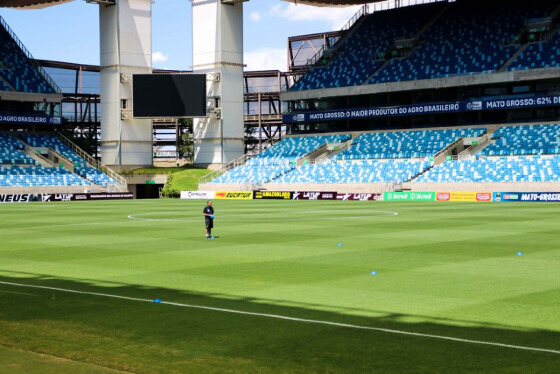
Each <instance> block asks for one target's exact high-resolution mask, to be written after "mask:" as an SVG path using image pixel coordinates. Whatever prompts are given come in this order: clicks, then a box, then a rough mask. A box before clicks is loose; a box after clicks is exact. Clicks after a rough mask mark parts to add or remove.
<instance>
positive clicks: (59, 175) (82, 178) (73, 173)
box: [0, 132, 126, 191]
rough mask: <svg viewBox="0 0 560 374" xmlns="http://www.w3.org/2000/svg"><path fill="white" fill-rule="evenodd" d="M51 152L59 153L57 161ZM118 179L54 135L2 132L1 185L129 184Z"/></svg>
mask: <svg viewBox="0 0 560 374" xmlns="http://www.w3.org/2000/svg"><path fill="white" fill-rule="evenodd" d="M12 135H14V136H12ZM15 136H19V137H20V138H21V139H18V138H16V137H15ZM51 153H52V154H55V155H56V156H55V157H56V161H54V160H55V158H52V157H51V159H47V158H46V157H45V156H47V154H49V155H50V154H51ZM43 155H44V156H43ZM113 175H114V173H113ZM118 179H119V180H118V181H117V180H115V179H114V178H112V177H110V176H108V175H107V174H106V173H104V172H103V171H101V170H99V169H97V168H95V167H93V166H92V165H91V164H89V163H88V161H86V160H85V159H84V158H82V157H80V156H79V155H78V154H77V153H76V152H74V151H73V150H72V149H71V148H70V147H69V146H68V145H66V144H65V143H64V142H62V141H61V140H60V139H58V138H57V137H56V136H54V135H36V134H30V133H23V132H20V133H13V134H0V187H12V188H15V187H78V186H88V188H89V187H95V190H96V191H102V190H109V189H112V190H118V191H121V190H124V189H125V188H126V185H124V186H123V180H121V179H122V178H120V177H119V178H118ZM123 187H124V188H123Z"/></svg>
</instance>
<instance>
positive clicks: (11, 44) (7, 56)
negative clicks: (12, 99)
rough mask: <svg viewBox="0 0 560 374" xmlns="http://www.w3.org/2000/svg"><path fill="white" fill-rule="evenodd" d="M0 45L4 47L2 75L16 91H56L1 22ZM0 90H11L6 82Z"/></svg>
mask: <svg viewBox="0 0 560 374" xmlns="http://www.w3.org/2000/svg"><path fill="white" fill-rule="evenodd" d="M0 46H1V49H2V54H1V57H0V59H1V60H2V65H3V68H2V69H0V75H2V77H3V78H4V79H5V80H6V81H7V82H9V83H10V84H11V85H12V87H14V88H15V90H16V91H21V92H33V93H54V92H55V91H54V89H53V88H52V87H51V86H50V85H49V84H48V83H47V81H46V80H45V79H44V78H43V76H41V74H40V73H39V72H38V71H37V69H36V68H35V67H34V66H33V65H32V64H31V61H30V60H29V58H28V57H27V56H26V55H25V54H24V53H23V51H22V50H21V48H20V47H19V46H18V45H17V43H16V42H15V41H14V39H12V37H11V35H10V34H9V33H8V31H7V30H6V29H5V28H4V26H3V25H1V24H0ZM0 81H1V80H0ZM0 90H5V91H11V89H10V88H9V87H8V86H7V85H5V84H1V85H0Z"/></svg>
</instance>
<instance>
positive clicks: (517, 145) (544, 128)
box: [479, 124, 560, 156]
mask: <svg viewBox="0 0 560 374" xmlns="http://www.w3.org/2000/svg"><path fill="white" fill-rule="evenodd" d="M492 137H493V138H497V139H496V140H495V141H494V142H493V143H492V144H490V145H489V146H487V147H486V148H484V149H483V150H482V151H481V152H480V153H479V155H481V156H503V155H540V154H558V153H560V124H552V125H524V126H504V127H500V128H499V129H498V130H496V131H495V132H494V134H493V135H492Z"/></svg>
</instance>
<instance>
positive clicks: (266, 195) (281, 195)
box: [253, 191, 293, 200]
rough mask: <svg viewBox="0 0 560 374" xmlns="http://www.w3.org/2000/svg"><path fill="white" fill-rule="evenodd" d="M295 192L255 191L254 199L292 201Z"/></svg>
mask: <svg viewBox="0 0 560 374" xmlns="http://www.w3.org/2000/svg"><path fill="white" fill-rule="evenodd" d="M292 195H293V192H290V191H255V192H254V194H253V198H254V199H256V200H264V199H266V200H291V199H292Z"/></svg>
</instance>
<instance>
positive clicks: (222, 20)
mask: <svg viewBox="0 0 560 374" xmlns="http://www.w3.org/2000/svg"><path fill="white" fill-rule="evenodd" d="M191 2H192V18H193V71H194V72H195V73H218V74H219V76H220V80H219V81H211V80H210V81H208V82H207V90H208V96H209V97H218V98H219V101H220V107H221V117H220V118H198V119H195V120H194V142H195V144H194V152H195V156H194V162H195V163H196V164H199V165H220V164H225V163H227V162H229V161H232V160H234V159H236V158H239V157H241V156H242V155H243V153H244V125H243V2H230V3H227V4H224V3H222V0H191ZM210 101H211V100H210Z"/></svg>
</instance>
